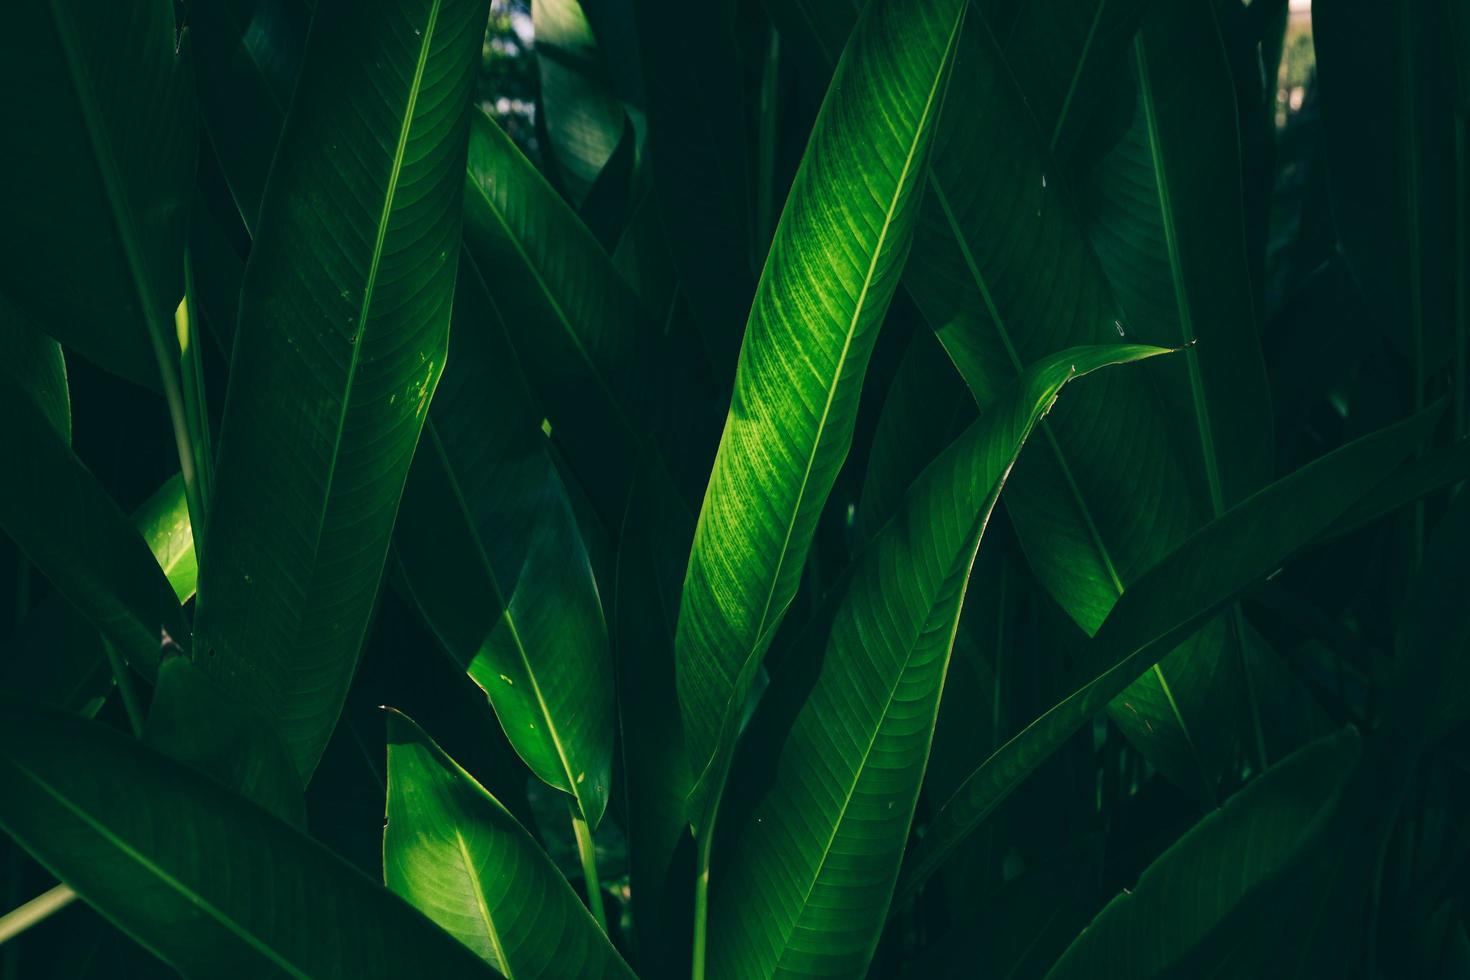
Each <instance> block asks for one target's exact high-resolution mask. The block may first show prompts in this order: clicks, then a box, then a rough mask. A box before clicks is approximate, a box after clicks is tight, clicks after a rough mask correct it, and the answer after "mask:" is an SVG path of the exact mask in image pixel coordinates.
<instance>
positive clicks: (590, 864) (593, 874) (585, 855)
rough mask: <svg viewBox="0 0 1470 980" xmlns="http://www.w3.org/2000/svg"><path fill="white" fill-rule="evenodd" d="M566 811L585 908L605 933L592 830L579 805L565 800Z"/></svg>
mask: <svg viewBox="0 0 1470 980" xmlns="http://www.w3.org/2000/svg"><path fill="white" fill-rule="evenodd" d="M567 809H568V810H569V811H570V812H571V815H572V833H573V834H574V835H576V838H577V853H578V854H579V855H580V856H581V858H582V881H583V883H584V884H585V885H586V886H587V908H588V909H590V910H591V911H592V918H594V919H596V920H597V925H598V928H600V929H601V930H602V931H603V932H604V933H606V932H607V914H606V913H605V912H604V911H603V909H602V883H601V882H600V881H599V880H598V877H597V847H596V844H594V843H593V840H592V828H590V827H588V826H587V818H586V817H584V816H583V815H582V809H581V806H580V804H578V803H577V801H576V800H575V799H574V798H572V797H568V798H567Z"/></svg>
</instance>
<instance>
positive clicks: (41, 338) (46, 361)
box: [0, 296, 71, 445]
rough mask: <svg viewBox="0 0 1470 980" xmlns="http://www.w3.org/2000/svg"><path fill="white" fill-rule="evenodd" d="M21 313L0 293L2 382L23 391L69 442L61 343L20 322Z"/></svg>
mask: <svg viewBox="0 0 1470 980" xmlns="http://www.w3.org/2000/svg"><path fill="white" fill-rule="evenodd" d="M24 316H25V314H23V313H21V312H20V311H19V310H17V309H15V308H14V307H13V306H12V305H11V304H10V303H9V302H8V301H6V300H5V298H4V297H3V296H0V372H3V374H4V381H5V383H6V384H9V385H13V386H15V387H16V388H19V389H20V390H21V391H23V392H25V393H26V394H28V395H29V396H30V397H31V400H32V401H33V402H35V404H36V407H37V408H39V409H40V410H41V414H42V415H44V416H45V417H46V420H47V421H48V422H50V423H51V426H52V428H54V429H55V430H56V434H57V435H58V436H60V437H61V441H62V442H63V443H65V444H67V445H71V392H70V391H69V390H68V388H67V385H66V358H65V356H64V355H63V354H62V353H61V345H60V344H58V343H57V342H56V341H54V340H52V339H51V338H50V337H48V336H46V335H45V334H43V333H41V332H39V331H37V330H34V329H31V327H30V326H29V325H27V324H26V323H24V322H23V317H24Z"/></svg>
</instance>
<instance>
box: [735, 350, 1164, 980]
mask: <svg viewBox="0 0 1470 980" xmlns="http://www.w3.org/2000/svg"><path fill="white" fill-rule="evenodd" d="M1162 353H1166V352H1165V351H1164V350H1162V349H1160V348H1151V347H1123V346H1119V347H1095V348H1077V349H1075V350H1071V351H1065V352H1063V353H1062V354H1060V355H1057V356H1056V357H1053V358H1050V359H1048V360H1046V361H1043V362H1041V363H1039V364H1037V365H1036V366H1035V367H1034V368H1032V369H1031V370H1029V371H1027V372H1026V373H1025V374H1024V375H1023V376H1022V377H1021V378H1020V379H1019V380H1018V381H1017V382H1016V383H1015V384H1014V385H1013V386H1012V387H1011V388H1010V389H1008V390H1007V391H1006V392H1004V393H1002V394H1000V395H999V396H997V398H996V400H995V402H994V404H993V405H992V406H991V407H990V408H989V410H987V411H986V413H985V414H984V415H983V416H982V417H981V418H980V420H979V421H977V422H975V423H974V424H972V425H971V426H970V427H969V428H968V429H967V430H966V431H965V432H964V433H963V434H962V435H961V436H960V437H959V438H958V439H957V440H955V442H954V443H953V444H952V445H951V446H950V447H949V448H948V449H946V450H945V451H944V452H943V453H942V454H941V455H940V456H939V458H938V459H936V460H935V461H934V462H933V463H932V464H931V465H930V466H929V467H928V468H927V469H925V471H924V473H923V474H922V475H921V476H920V477H919V479H918V480H917V481H916V482H915V483H914V485H913V486H912V487H911V488H910V490H909V492H908V494H907V495H906V496H905V498H904V500H903V502H902V504H901V505H900V508H899V510H898V512H897V513H896V514H895V515H894V517H893V518H892V520H890V521H889V522H888V523H887V524H886V525H885V526H884V528H883V529H882V530H881V531H879V533H878V535H877V536H876V538H874V540H873V542H872V544H871V545H870V546H869V549H868V550H867V551H866V552H865V554H864V556H863V557H862V558H861V559H860V560H859V563H858V565H857V568H856V570H855V571H854V573H853V577H852V580H851V584H850V586H849V588H848V591H847V593H846V598H845V599H844V601H843V602H842V605H841V606H840V607H839V608H838V610H837V612H836V616H835V619H834V620H833V625H832V629H831V634H830V638H829V639H828V640H827V647H826V654H825V656H824V657H823V658H822V659H821V662H820V665H819V666H818V667H817V668H816V669H818V670H819V673H818V675H817V676H816V678H815V681H814V684H813V685H812V686H811V688H810V692H809V693H808V691H807V690H806V685H804V684H794V683H792V681H793V678H791V677H786V678H779V677H778V678H777V679H776V680H775V681H774V682H773V689H772V691H770V692H769V693H768V694H767V701H768V703H769V704H770V705H772V707H770V708H766V709H764V710H763V711H762V712H760V713H758V714H757V715H756V717H755V719H754V720H753V721H752V723H751V730H750V733H749V737H750V738H752V739H755V740H757V743H756V744H761V741H760V740H763V739H773V740H774V749H775V754H776V756H777V758H775V759H774V760H773V761H772V763H771V764H772V765H774V766H775V774H774V780H773V783H772V785H771V786H770V788H769V789H768V790H767V791H766V792H765V793H764V794H763V795H762V797H761V799H760V800H759V801H758V802H757V803H756V805H755V808H754V811H753V814H752V815H751V817H750V818H749V819H747V820H746V821H745V823H744V826H743V828H742V829H743V833H742V834H740V836H739V837H738V842H737V843H736V844H735V847H734V850H733V852H732V853H731V854H730V855H729V863H728V870H727V874H728V877H722V876H720V875H716V876H715V878H714V879H713V881H712V885H711V888H712V890H713V895H714V898H713V902H714V912H715V915H714V919H713V921H714V923H715V929H716V930H717V931H716V933H715V937H714V940H713V942H712V946H711V950H712V954H711V955H712V958H711V972H712V974H713V975H715V976H719V977H767V976H773V975H775V974H778V973H779V974H783V975H790V974H796V975H818V974H820V975H842V976H858V975H861V974H862V973H863V972H864V971H865V970H866V967H867V965H868V961H869V959H870V958H871V957H872V954H873V949H874V947H875V945H876V944H877V941H878V936H879V933H880V931H881V929H882V925H883V920H884V917H885V914H886V912H887V909H888V903H889V899H890V898H891V896H892V894H893V885H894V882H895V880H896V879H897V876H898V867H899V860H900V857H901V856H902V854H903V844H904V840H905V838H906V837H907V836H908V830H909V823H910V822H911V820H912V819H913V813H914V806H915V803H916V802H917V800H918V795H919V787H920V783H921V782H922V778H923V772H924V765H925V761H926V760H927V758H928V754H929V746H930V741H931V738H932V735H933V731H934V720H935V715H936V714H937V712H938V708H939V696H940V691H941V689H942V688H943V685H944V677H945V672H946V670H947V667H948V663H949V654H950V648H951V645H952V644H953V642H954V636H955V630H956V628H957V625H958V620H959V613H960V607H961V604H962V603H963V601H964V597H965V590H966V588H967V585H968V582H969V575H970V569H971V566H972V563H973V562H974V559H975V553H976V550H977V548H978V547H979V545H980V540H981V536H982V535H983V533H984V530H985V525H986V523H987V522H988V521H989V518H990V513H991V510H992V509H993V507H994V506H995V502H996V499H997V498H998V497H999V496H1000V493H1001V488H1002V486H1003V485H1004V482H1005V479H1006V477H1007V475H1008V474H1009V473H1010V470H1011V467H1012V466H1013V465H1014V463H1015V459H1016V456H1017V454H1018V453H1019V452H1020V451H1021V447H1022V445H1023V444H1024V443H1025V441H1026V438H1027V436H1028V435H1030V433H1031V430H1032V428H1033V427H1034V426H1035V425H1036V423H1037V422H1038V421H1039V420H1040V418H1041V417H1042V415H1044V414H1045V413H1046V411H1047V410H1048V409H1050V407H1051V406H1052V404H1053V402H1054V401H1055V400H1056V398H1057V395H1058V393H1059V392H1060V391H1061V388H1062V386H1063V385H1064V384H1066V383H1067V382H1068V381H1069V380H1071V379H1072V378H1074V377H1076V376H1077V375H1079V374H1083V373H1086V372H1088V371H1092V370H1095V369H1097V368H1100V367H1103V366H1105V365H1108V364H1116V363H1122V362H1126V361H1130V360H1139V359H1142V358H1146V357H1152V356H1155V355H1158V354H1162ZM798 669H800V668H798ZM783 681H784V682H785V690H784V692H783V691H782V690H781V685H782V684H783ZM783 695H784V697H785V698H786V700H787V702H788V703H787V704H785V705H783V704H782V699H783ZM783 710H785V711H792V710H794V711H795V717H794V718H790V717H787V718H782V712H783ZM787 726H789V728H788V727H787Z"/></svg>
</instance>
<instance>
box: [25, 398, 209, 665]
mask: <svg viewBox="0 0 1470 980" xmlns="http://www.w3.org/2000/svg"><path fill="white" fill-rule="evenodd" d="M0 380H3V379H0ZM0 418H3V419H4V420H5V424H4V425H3V426H0V459H4V460H8V461H9V463H8V464H7V471H8V472H7V475H6V476H5V478H4V479H0V529H3V530H4V531H5V533H6V534H8V535H9V536H10V537H11V538H12V539H13V540H14V541H15V543H16V545H17V546H19V547H20V549H21V550H22V551H23V552H25V554H26V556H27V557H28V558H29V559H30V560H31V561H32V562H33V563H34V564H35V566H36V568H37V569H39V570H40V571H41V573H42V574H44V575H45V576H46V577H47V578H48V579H50V581H51V584H52V585H54V586H55V587H56V590H57V591H58V592H59V593H61V595H62V596H63V597H64V598H65V599H66V600H67V601H68V602H70V603H71V604H72V605H74V606H75V607H76V608H77V609H78V610H80V611H81V612H82V614H83V615H85V616H86V617H87V619H88V620H90V621H91V623H92V625H93V626H95V627H96V628H97V630H98V631H99V632H100V633H101V634H102V635H103V636H104V637H106V638H107V639H108V640H109V641H111V642H112V643H113V645H114V646H115V647H116V648H117V650H118V652H119V653H120V654H121V655H122V656H123V658H124V659H125V660H126V661H127V662H129V663H131V664H132V665H133V666H134V667H135V668H137V669H138V670H140V671H142V672H143V673H144V674H145V675H150V676H151V675H152V673H153V672H154V671H155V670H156V669H157V667H158V657H159V642H160V635H161V634H166V635H168V636H171V637H172V638H173V639H174V640H175V641H177V642H179V643H181V644H186V643H187V642H188V632H187V627H186V626H185V623H184V616H183V611H182V610H181V609H180V608H179V600H178V599H177V598H176V596H175V593H174V590H173V589H172V588H171V587H170V586H169V581H168V579H167V578H165V577H164V573H163V572H162V571H161V570H160V569H159V564H158V562H157V561H156V560H155V559H154V557H153V555H152V554H150V553H149V550H148V544H147V543H145V541H144V540H143V537H142V536H141V535H140V534H139V533H138V531H137V530H135V529H134V527H133V525H132V523H131V522H130V521H129V520H128V517H127V515H126V514H124V513H123V512H122V510H121V509H120V508H119V507H118V506H117V504H116V503H115V502H114V501H113V500H112V498H111V497H109V496H108V495H107V493H106V491H104V490H103V489H102V487H101V486H100V485H99V484H98V483H97V481H96V480H95V479H93V477H92V474H91V473H89V472H88V471H87V468H86V467H85V466H84V465H83V464H82V461H81V460H79V459H77V457H76V456H75V455H73V454H72V451H71V450H70V449H69V448H68V447H67V445H66V443H65V442H64V441H63V440H62V438H61V436H60V435H59V434H58V433H57V431H56V429H55V427H54V424H53V421H52V420H51V419H49V418H47V416H46V415H45V414H43V412H42V410H41V408H40V407H39V406H38V405H37V404H36V403H35V402H34V401H33V400H32V399H31V397H30V396H29V395H27V394H26V393H25V392H23V391H21V390H19V389H17V388H16V387H15V386H13V385H11V384H8V383H0Z"/></svg>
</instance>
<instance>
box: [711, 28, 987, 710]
mask: <svg viewBox="0 0 1470 980" xmlns="http://www.w3.org/2000/svg"><path fill="white" fill-rule="evenodd" d="M968 11H969V3H968V0H966V2H964V3H961V4H960V7H959V13H958V15H957V16H956V17H955V20H954V23H953V24H952V25H951V26H950V32H949V38H948V40H947V42H946V44H945V48H944V56H943V57H942V58H941V59H940V61H939V70H938V71H936V72H935V73H934V80H933V81H932V82H931V83H930V85H929V93H928V95H927V96H926V98H925V100H924V109H923V111H922V112H921V113H920V115H919V120H918V123H917V124H916V125H915V126H914V136H913V138H912V139H911V140H910V141H909V147H908V152H907V153H906V155H905V156H904V162H903V168H902V169H901V170H900V171H899V175H898V180H897V182H896V183H895V185H894V190H893V196H892V197H891V198H890V200H889V202H888V208H887V211H886V212H885V214H884V216H883V224H882V227H881V228H880V229H879V231H878V240H877V242H876V244H875V245H874V247H873V254H872V257H871V258H870V259H869V261H868V269H867V272H866V274H865V275H864V276H863V285H862V288H861V289H860V290H859V292H858V298H857V303H856V304H855V305H854V308H853V313H852V318H851V319H850V320H849V321H848V325H847V333H846V336H845V337H844V338H843V341H842V351H841V353H839V354H838V357H837V365H836V367H835V368H834V370H833V372H832V382H831V383H830V384H829V385H828V386H827V400H826V403H825V404H824V405H823V406H822V415H821V417H820V418H819V419H818V420H817V428H816V434H815V438H813V439H812V444H811V445H812V448H811V451H810V452H808V453H807V460H806V470H805V471H804V472H803V473H802V477H801V485H800V486H799V487H798V488H797V492H796V502H795V506H793V507H792V508H791V518H790V520H789V521H788V522H787V525H786V536H785V538H784V539H783V540H782V542H781V548H780V550H779V552H778V557H777V560H776V567H775V570H774V572H773V574H772V575H771V578H770V585H769V587H768V589H767V592H766V602H765V606H764V608H762V610H761V617H760V620H759V621H758V623H757V626H756V630H755V635H756V637H757V640H759V639H760V638H762V637H763V636H764V635H765V632H766V621H767V620H768V619H769V617H770V612H771V605H772V603H773V602H774V601H775V597H776V586H777V584H778V583H779V582H780V579H781V572H782V570H783V569H784V567H785V565H786V559H787V556H788V555H789V553H790V547H791V536H792V534H793V533H795V529H796V522H797V518H798V517H799V516H800V514H801V509H802V502H803V501H804V499H805V497H806V491H807V485H808V483H809V482H810V480H811V473H812V467H813V466H814V465H815V463H816V458H817V450H818V448H819V447H820V446H821V442H822V434H823V432H824V431H825V429H826V425H827V417H828V415H829V414H830V413H831V409H832V401H833V399H834V398H835V397H836V394H837V388H838V386H839V383H840V382H841V380H842V372H843V370H844V368H845V366H846V363H847V356H848V352H849V350H850V349H851V347H852V338H853V335H854V334H855V333H856V331H857V325H858V321H859V320H860V319H861V318H862V313H863V307H864V306H865V304H866V302H867V299H868V296H869V294H870V293H871V292H872V286H873V279H874V277H875V276H876V274H877V268H878V259H879V257H880V256H881V255H882V254H883V246H884V243H885V242H886V241H887V236H888V232H889V229H890V228H892V226H893V217H894V213H895V212H896V211H897V210H898V204H899V201H900V200H901V199H902V198H903V197H904V189H905V185H906V184H907V182H908V175H909V171H910V170H911V169H913V162H914V156H915V154H916V153H917V152H918V149H919V145H920V144H921V143H922V142H924V139H925V137H926V135H927V133H928V122H929V116H930V113H931V112H932V111H933V108H934V99H935V96H936V95H937V94H938V93H939V88H940V85H941V83H942V82H943V81H944V80H945V79H946V78H948V77H949V72H948V68H949V66H950V64H951V60H952V56H953V53H954V47H955V41H956V40H957V39H958V37H959V33H960V28H961V27H962V26H963V25H964V23H965V15H966V13H967V12H968ZM758 649H759V644H757V645H756V646H755V647H754V648H753V649H752V650H751V651H748V652H747V653H746V656H745V659H746V660H748V659H749V658H750V656H751V655H752V654H754V652H755V651H756V650H758ZM732 704H733V701H732V702H730V703H727V704H726V707H725V712H726V714H728V713H729V711H730V710H731V706H732Z"/></svg>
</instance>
